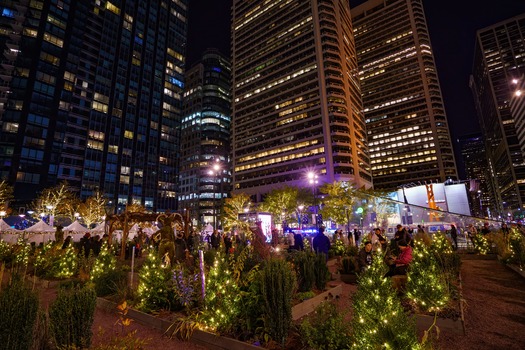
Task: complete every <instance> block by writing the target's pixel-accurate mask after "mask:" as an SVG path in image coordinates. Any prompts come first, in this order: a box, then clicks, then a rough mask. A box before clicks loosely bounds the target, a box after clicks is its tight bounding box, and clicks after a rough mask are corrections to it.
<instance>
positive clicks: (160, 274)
mask: <svg viewBox="0 0 525 350" xmlns="http://www.w3.org/2000/svg"><path fill="white" fill-rule="evenodd" d="M170 279H171V270H170V268H169V267H163V265H162V261H161V259H160V258H159V256H158V255H157V254H156V252H150V253H149V254H148V256H147V258H146V261H145V262H144V265H142V268H141V269H140V272H139V286H138V290H137V292H138V296H139V298H140V305H139V307H140V308H141V309H143V310H159V309H161V308H167V309H169V308H170V297H169V293H170V290H169V286H168V285H169V283H170Z"/></svg>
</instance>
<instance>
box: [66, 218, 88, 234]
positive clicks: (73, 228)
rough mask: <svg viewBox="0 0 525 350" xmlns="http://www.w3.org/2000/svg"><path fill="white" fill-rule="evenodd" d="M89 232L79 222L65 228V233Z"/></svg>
mask: <svg viewBox="0 0 525 350" xmlns="http://www.w3.org/2000/svg"><path fill="white" fill-rule="evenodd" d="M88 231H89V230H88V229H87V228H85V227H84V226H82V225H81V224H80V222H78V221H77V220H75V221H73V222H72V223H71V225H69V226H66V227H64V232H76V233H83V232H88Z"/></svg>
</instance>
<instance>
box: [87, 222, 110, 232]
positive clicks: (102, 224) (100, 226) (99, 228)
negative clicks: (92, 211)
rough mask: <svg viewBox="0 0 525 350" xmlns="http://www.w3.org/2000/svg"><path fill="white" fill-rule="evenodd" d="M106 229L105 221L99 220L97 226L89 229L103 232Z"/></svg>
mask: <svg viewBox="0 0 525 350" xmlns="http://www.w3.org/2000/svg"><path fill="white" fill-rule="evenodd" d="M105 229H106V222H100V223H98V224H97V226H95V227H93V228H92V229H91V230H90V231H91V232H92V233H104V232H105Z"/></svg>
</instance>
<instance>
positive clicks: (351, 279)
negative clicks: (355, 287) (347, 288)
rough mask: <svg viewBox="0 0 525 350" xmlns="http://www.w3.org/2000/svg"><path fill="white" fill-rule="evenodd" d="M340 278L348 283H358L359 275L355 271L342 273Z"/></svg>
mask: <svg viewBox="0 0 525 350" xmlns="http://www.w3.org/2000/svg"><path fill="white" fill-rule="evenodd" d="M339 279H340V280H341V282H344V283H346V284H356V283H357V275H356V274H355V273H340V274H339Z"/></svg>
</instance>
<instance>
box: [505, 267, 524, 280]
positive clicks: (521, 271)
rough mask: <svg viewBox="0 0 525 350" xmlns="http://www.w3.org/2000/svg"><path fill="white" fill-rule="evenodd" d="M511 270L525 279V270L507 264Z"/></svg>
mask: <svg viewBox="0 0 525 350" xmlns="http://www.w3.org/2000/svg"><path fill="white" fill-rule="evenodd" d="M505 266H507V267H508V268H509V269H511V270H512V271H514V272H516V273H517V274H519V275H520V276H521V277H523V278H525V270H524V269H521V268H520V267H519V266H518V265H515V264H506V265H505Z"/></svg>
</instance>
